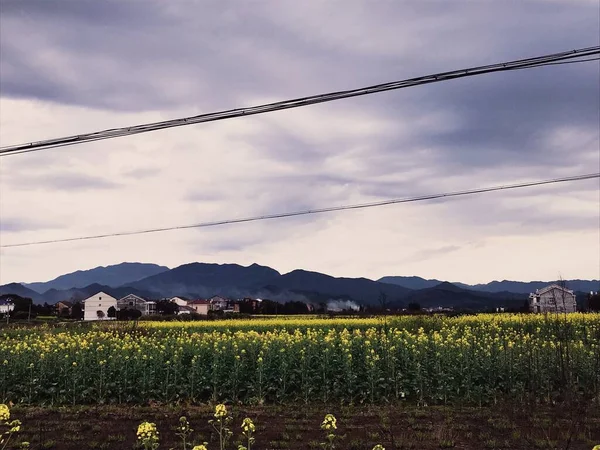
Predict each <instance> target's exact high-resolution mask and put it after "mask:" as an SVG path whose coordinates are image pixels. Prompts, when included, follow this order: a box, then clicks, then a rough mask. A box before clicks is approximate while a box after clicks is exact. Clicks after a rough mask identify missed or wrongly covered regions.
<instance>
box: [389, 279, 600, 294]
mask: <svg viewBox="0 0 600 450" xmlns="http://www.w3.org/2000/svg"><path fill="white" fill-rule="evenodd" d="M379 281H380V282H382V283H391V284H397V285H399V286H403V287H406V288H409V289H426V288H430V287H435V286H437V285H438V284H440V283H442V282H441V281H439V280H426V279H424V278H420V277H396V276H389V277H383V278H380V279H379ZM552 283H557V284H558V283H561V282H560V281H508V280H504V281H492V282H490V283H485V284H474V285H471V284H465V283H458V282H454V283H452V284H453V285H455V286H458V287H460V288H463V289H470V290H474V291H483V292H494V293H502V292H512V293H515V294H529V293H531V292H535V290H536V289H541V288H543V287H545V286H548V285H549V284H552ZM562 283H565V284H566V286H567V288H568V289H572V290H574V291H580V292H590V291H594V292H597V291H600V280H563V281H562Z"/></svg>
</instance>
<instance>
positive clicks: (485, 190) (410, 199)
mask: <svg viewBox="0 0 600 450" xmlns="http://www.w3.org/2000/svg"><path fill="white" fill-rule="evenodd" d="M592 178H600V173H592V174H586V175H576V176H571V177H564V178H554V179H551V180H541V181H530V182H524V183H516V184H507V185H502V186H493V187H487V188H479V189H470V190H466V191H457V192H446V193H441V194H428V195H421V196H418V197H408V198H397V199H391V200H382V201H377V202H371V203H359V204H355V205H343V206H331V207H326V208H318V209H308V210H303V211H295V212H282V213H275V214H267V215H260V216H252V217H245V218H237V219H224V220H217V221H213V222H201V223H196V224H188V225H177V226H171V227H164V228H152V229H147V230H138V231H122V232H117V233H107V234H97V235H91V236H79V237H73V238H64V239H51V240H46V241H31V242H20V243H16V244H7V245H0V248H11V247H25V246H32V245H42V244H55V243H60V242H73V241H85V240H91V239H104V238H109V237H118V236H132V235H137V234H149V233H160V232H164V231H173V230H185V229H190V228H207V227H216V226H222V225H231V224H237V223H245V222H258V221H261V220H269V219H283V218H286V217H295V216H306V215H310V214H321V213H328V212H335V211H347V210H352V209H365V208H374V207H378V206H386V205H394V204H400V203H412V202H421V201H426V200H435V199H439V198H451V197H459V196H465V195H474V194H483V193H488V192H494V191H501V190H509V189H518V188H526V187H533V186H541V185H548V184H555V183H567V182H573V181H583V180H589V179H592Z"/></svg>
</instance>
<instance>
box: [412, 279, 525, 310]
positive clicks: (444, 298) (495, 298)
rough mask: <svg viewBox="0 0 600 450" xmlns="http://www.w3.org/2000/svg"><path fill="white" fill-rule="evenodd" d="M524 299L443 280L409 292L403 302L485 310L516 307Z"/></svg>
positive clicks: (424, 305) (430, 306)
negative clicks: (464, 286)
mask: <svg viewBox="0 0 600 450" xmlns="http://www.w3.org/2000/svg"><path fill="white" fill-rule="evenodd" d="M525 300H527V295H525V294H514V293H510V292H500V293H488V292H479V291H474V290H469V289H463V288H461V287H459V286H456V285H455V284H452V283H448V282H443V283H440V284H438V285H437V286H434V287H430V288H426V289H420V290H418V291H413V292H411V293H409V295H408V296H407V298H406V300H405V302H410V303H418V304H419V305H421V307H422V308H432V307H438V306H441V307H452V308H460V309H469V310H485V309H493V308H496V307H505V308H511V307H513V308H518V307H520V306H522V305H523V303H524V302H525Z"/></svg>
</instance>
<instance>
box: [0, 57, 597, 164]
mask: <svg viewBox="0 0 600 450" xmlns="http://www.w3.org/2000/svg"><path fill="white" fill-rule="evenodd" d="M598 55H600V46H596V47H587V48H581V49H577V50H571V51H567V52H560V53H553V54H549V55H544V56H537V57H534V58H527V59H520V60H515V61H508V62H503V63H497V64H491V65H486V66H479V67H472V68H468V69H460V70H454V71H450V72H442V73H437V74H433V75H425V76H420V77H416V78H409V79H406V80H401V81H393V82H389V83H383V84H377V85H373V86H368V87H363V88H359V89H351V90H345V91H338V92H331V93H328V94H319V95H312V96H308V97H301V98H295V99H292V100H284V101H279V102H274V103H267V104H263V105H259V106H252V107H249V108H237V109H230V110H224V111H218V112H213V113H207V114H200V115H196V116H191V117H185V118H181V119H173V120H165V121H161V122H154V123H148V124H142V125H135V126H129V127H122V128H112V129H108V130H103V131H96V132H92V133H84V134H79V135H73V136H66V137H60V138H55V139H47V140H42V141H36V142H29V143H24V144H17V145H9V146H5V147H0V156H9V155H15V154H20V153H28V152H34V151H40V150H44V149H49V148H55V147H63V146H67V145H76V144H83V143H85V142H93V141H98V140H103V139H113V138H117V137H123V136H130V135H134V134H140V133H147V132H150V131H156V130H162V129H165V128H173V127H180V126H184V125H193V124H198V123H205V122H214V121H217V120H225V119H232V118H236V117H243V116H250V115H256V114H263V113H268V112H273V111H280V110H284V109H291V108H298V107H301V106H308V105H314V104H317V103H324V102H330V101H333V100H340V99H345V98H350V97H358V96H361V95H368V94H375V93H378V92H385V91H391V90H395V89H403V88H407V87H412V86H419V85H422V84H429V83H438V82H441V81H448V80H453V79H457V78H464V77H471V76H476V75H483V74H486V73H493V72H504V71H512V70H521V69H530V68H534V67H541V66H545V65H551V64H557V63H559V62H568V63H579V62H588V61H590V60H595V59H596V58H589V57H593V56H598Z"/></svg>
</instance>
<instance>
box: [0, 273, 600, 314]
mask: <svg viewBox="0 0 600 450" xmlns="http://www.w3.org/2000/svg"><path fill="white" fill-rule="evenodd" d="M107 268H108V269H109V272H110V271H112V272H115V271H116V272H119V271H120V270H122V273H120V274H119V273H117V274H116V275H115V274H114V273H112V274H109V275H106V269H107ZM132 268H133V269H135V270H133V271H132V270H130V269H132ZM97 269H105V270H104V271H102V270H100V271H99V272H98V271H97ZM138 269H141V273H146V271H150V272H151V273H152V274H151V275H149V276H146V277H143V278H141V279H137V280H133V281H127V282H125V283H123V284H121V285H117V286H115V285H112V286H111V285H109V284H106V283H103V282H102V281H103V280H106V279H107V278H108V279H112V280H118V279H123V278H128V277H129V278H130V277H131V276H134V278H135V277H136V276H137V275H139V273H140V271H139V270H138ZM94 271H96V272H94ZM103 272H104V273H103ZM154 272H155V273H154ZM82 273H85V274H86V276H87V277H89V276H90V274H91V275H92V276H93V275H94V273H95V274H99V278H100V281H98V280H96V279H94V280H89V278H88V281H93V282H92V283H89V284H86V285H84V286H71V287H68V288H66V289H59V288H56V287H50V288H49V289H47V290H45V291H44V292H42V293H39V292H36V291H35V290H33V289H31V286H32V285H34V286H37V287H38V288H39V286H40V285H43V284H45V283H39V284H37V285H36V283H30V284H25V285H23V284H19V283H10V284H8V285H4V286H0V294H16V295H20V296H22V297H28V298H32V299H33V301H34V302H35V303H43V302H48V303H56V302H57V301H60V300H82V299H84V298H87V297H89V296H91V295H93V294H94V293H96V292H97V291H98V290H103V291H105V292H106V293H107V294H110V295H112V296H115V297H122V296H125V295H127V294H129V293H132V294H136V295H140V296H142V297H146V298H152V299H159V298H165V297H171V296H175V295H180V296H186V297H189V298H209V297H211V296H213V295H222V296H226V297H231V298H243V297H247V296H249V297H257V298H270V299H272V300H277V301H287V300H300V301H305V302H312V303H321V302H328V301H341V302H353V303H354V304H356V305H365V306H377V305H380V304H382V303H383V301H385V302H386V303H387V304H390V305H394V306H396V307H405V306H406V305H407V304H408V303H419V304H421V305H422V306H423V307H429V306H465V305H470V306H472V307H476V308H482V307H493V306H494V305H498V306H509V305H515V304H517V303H519V302H520V303H522V302H523V301H524V300H525V299H526V298H527V294H529V292H533V291H535V289H539V287H542V286H546V285H548V284H550V283H551V282H543V281H532V282H515V281H508V280H504V281H493V282H490V283H488V284H477V285H468V284H464V283H460V282H454V283H450V282H448V281H442V280H437V279H425V278H421V277H416V276H412V277H383V278H380V279H379V280H371V279H369V278H365V277H359V278H349V277H333V276H331V275H328V274H324V273H320V272H315V271H310V270H305V269H295V270H292V271H290V272H288V273H283V274H282V273H280V272H279V271H277V270H275V269H273V268H271V267H268V266H262V265H259V264H256V263H254V264H251V265H249V266H242V265H239V264H215V263H201V262H193V263H188V264H182V265H180V266H178V267H175V268H173V269H168V268H165V267H164V266H158V265H155V264H154V265H152V264H149V265H145V264H144V263H122V264H117V265H112V266H107V267H104V268H102V267H100V268H95V269H90V270H89V271H77V272H73V273H71V274H65V275H61V276H60V277H57V278H56V279H54V280H51V281H50V282H52V281H55V280H61V281H62V282H64V280H68V279H69V277H70V276H71V278H72V276H75V278H77V277H79V278H77V279H78V280H80V281H81V280H82V279H85V277H84V278H82V277H80V276H79V275H81V274H82ZM132 274H133V275H132ZM50 282H46V283H50ZM507 283H508V284H507ZM566 284H567V286H568V287H569V288H571V289H574V290H575V291H577V292H584V293H585V292H588V291H589V290H594V291H597V290H600V281H597V280H566ZM571 284H573V285H574V286H571ZM507 287H510V288H513V289H515V290H516V292H515V291H512V290H509V289H507ZM519 291H520V292H519Z"/></svg>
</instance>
